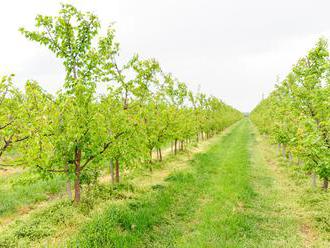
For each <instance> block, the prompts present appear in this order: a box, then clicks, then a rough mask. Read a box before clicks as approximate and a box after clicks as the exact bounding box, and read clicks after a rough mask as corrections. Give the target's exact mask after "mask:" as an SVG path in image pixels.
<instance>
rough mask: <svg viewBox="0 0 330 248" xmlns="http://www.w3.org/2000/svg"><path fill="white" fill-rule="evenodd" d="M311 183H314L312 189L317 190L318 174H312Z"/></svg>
mask: <svg viewBox="0 0 330 248" xmlns="http://www.w3.org/2000/svg"><path fill="white" fill-rule="evenodd" d="M311 183H312V188H316V174H315V172H313V173H312V174H311Z"/></svg>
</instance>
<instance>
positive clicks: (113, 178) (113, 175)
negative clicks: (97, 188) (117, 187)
mask: <svg viewBox="0 0 330 248" xmlns="http://www.w3.org/2000/svg"><path fill="white" fill-rule="evenodd" d="M110 176H111V183H112V184H114V183H115V174H114V170H113V161H112V159H110Z"/></svg>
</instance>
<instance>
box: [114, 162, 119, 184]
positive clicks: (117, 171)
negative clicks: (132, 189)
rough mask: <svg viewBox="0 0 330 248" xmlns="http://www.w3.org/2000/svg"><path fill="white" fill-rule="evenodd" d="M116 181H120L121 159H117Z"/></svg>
mask: <svg viewBox="0 0 330 248" xmlns="http://www.w3.org/2000/svg"><path fill="white" fill-rule="evenodd" d="M115 169H116V183H119V160H118V159H116V168H115Z"/></svg>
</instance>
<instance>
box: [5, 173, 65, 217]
mask: <svg viewBox="0 0 330 248" xmlns="http://www.w3.org/2000/svg"><path fill="white" fill-rule="evenodd" d="M63 187H64V178H62V177H59V176H56V177H54V178H52V179H49V180H46V181H45V180H42V179H41V178H39V177H37V176H34V175H32V174H30V173H29V172H22V173H15V174H12V175H9V176H6V177H0V195H1V198H0V217H5V216H8V215H10V214H14V213H15V212H17V211H19V209H20V208H21V209H22V208H23V207H27V206H28V205H31V204H34V203H37V202H40V201H44V200H47V199H48V198H49V197H50V196H51V195H54V194H57V193H59V192H60V191H62V190H63ZM0 223H1V219H0Z"/></svg>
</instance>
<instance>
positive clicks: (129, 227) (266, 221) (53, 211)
mask: <svg viewBox="0 0 330 248" xmlns="http://www.w3.org/2000/svg"><path fill="white" fill-rule="evenodd" d="M265 148H268V146H266V144H264V143H262V142H261V141H260V136H259V135H258V134H257V133H256V131H255V129H254V128H253V126H252V124H251V123H250V121H249V120H247V119H245V120H242V121H240V122H239V123H237V124H235V125H233V126H232V127H231V128H229V130H228V131H227V132H226V133H224V134H223V135H222V136H221V137H220V138H219V139H218V141H217V142H216V144H215V145H213V146H212V147H211V148H210V149H209V150H208V151H207V152H204V153H199V154H196V155H194V156H193V158H192V159H191V161H190V162H189V163H190V165H189V166H187V167H184V169H182V170H180V171H176V172H172V173H171V174H170V175H169V176H167V178H166V180H165V182H164V183H161V182H160V183H159V184H156V185H153V186H152V187H151V188H143V187H141V188H139V187H137V188H135V187H133V186H131V185H130V184H129V183H124V184H121V185H118V186H116V187H115V188H112V187H110V186H109V185H107V186H106V185H102V186H98V187H96V188H93V189H92V191H90V192H84V194H83V195H84V197H83V200H82V203H81V205H80V206H78V207H75V206H73V205H72V204H71V203H69V202H68V201H63V200H61V201H58V202H54V203H53V204H50V205H49V206H47V207H46V208H45V209H43V210H42V211H38V212H36V213H33V214H31V215H30V216H28V217H27V218H25V219H23V220H19V221H16V222H15V223H13V224H12V225H10V226H9V227H8V228H7V229H6V230H4V232H2V233H1V234H0V247H17V246H19V245H21V246H22V247H30V246H37V247H38V246H42V247H59V246H60V247H67V246H68V247H189V248H190V247H193V248H194V247H196V248H197V247H233V248H234V247H235V248H236V247H238V248H239V247H262V248H264V247H266V248H267V247H276V248H277V247H329V242H328V241H327V240H326V239H322V238H320V237H327V235H323V234H322V233H321V234H320V233H319V232H318V231H317V230H316V229H314V228H313V224H311V223H312V222H311V221H312V220H311V218H309V216H313V214H312V212H311V211H307V210H306V209H305V208H304V207H303V206H301V205H302V202H303V203H305V204H308V206H310V205H312V204H317V206H318V207H320V206H323V207H326V205H325V203H324V202H325V201H326V199H328V198H327V197H328V196H329V195H325V194H322V197H319V194H317V195H315V197H307V195H306V197H305V196H304V197H302V194H301V191H300V189H299V188H297V185H295V184H294V183H293V182H292V180H291V179H290V176H288V175H286V174H285V173H283V172H282V171H280V170H279V169H278V168H277V166H274V165H273V164H272V163H271V164H270V162H269V161H268V159H269V158H268V157H267V152H266V151H265ZM266 159H267V162H266ZM171 161H172V160H171ZM160 167H161V166H160ZM160 170H161V169H160ZM306 194H308V192H306ZM307 199H308V200H307ZM94 209H95V210H94ZM314 210H315V211H316V210H317V211H318V208H314ZM317 213H321V214H319V215H318V216H321V217H320V223H322V225H323V226H322V228H320V230H321V231H323V232H324V233H326V232H328V231H327V230H328V229H327V220H324V217H326V216H328V215H327V213H326V209H325V210H324V209H323V210H322V211H321V210H320V211H319V212H317ZM314 214H315V212H314ZM59 235H62V236H70V238H69V240H68V239H66V238H61V237H59ZM61 242H62V243H61Z"/></svg>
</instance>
